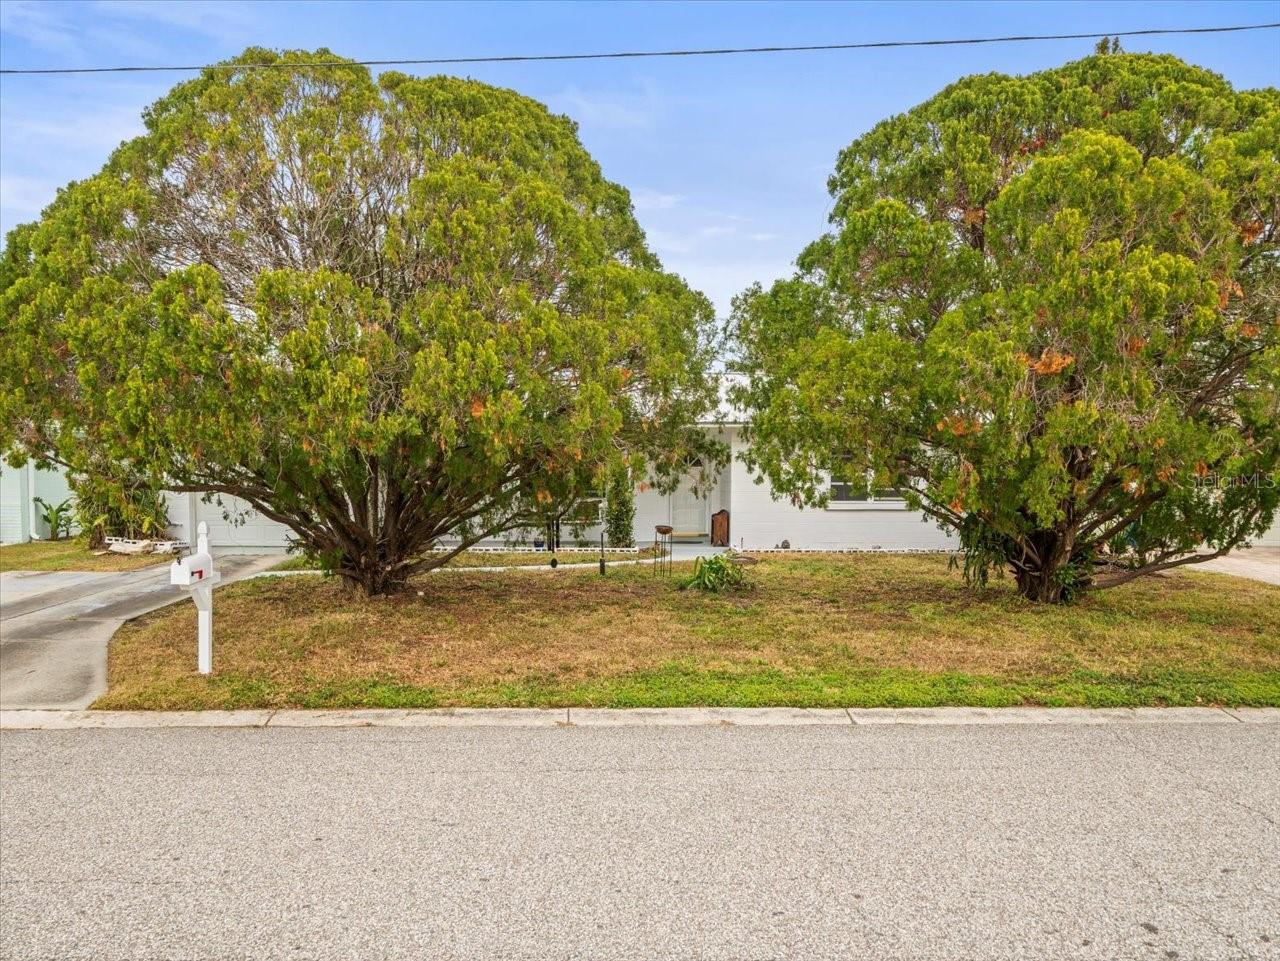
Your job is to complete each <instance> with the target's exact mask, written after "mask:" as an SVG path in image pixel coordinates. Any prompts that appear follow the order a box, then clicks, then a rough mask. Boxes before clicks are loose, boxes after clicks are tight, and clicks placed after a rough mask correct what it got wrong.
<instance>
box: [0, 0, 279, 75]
mask: <svg viewBox="0 0 1280 961" xmlns="http://www.w3.org/2000/svg"><path fill="white" fill-rule="evenodd" d="M89 11H90V12H91V13H92V14H93V15H92V16H84V15H77V14H76V13H75V12H74V10H73V9H72V8H71V7H69V6H64V5H62V4H56V3H49V2H44V3H37V2H34V0H4V2H3V3H0V30H3V31H4V32H5V33H8V34H12V35H13V36H15V37H18V38H20V39H22V40H24V41H26V43H27V44H29V45H30V46H31V47H32V48H34V49H36V50H43V51H45V52H47V53H55V54H58V55H59V56H60V57H61V58H63V59H64V60H66V61H70V62H76V63H80V62H83V61H84V58H85V54H86V52H87V50H88V49H90V48H106V49H110V50H113V51H114V52H115V55H116V57H117V58H121V57H155V56H159V55H161V54H164V53H165V52H166V51H167V49H168V47H167V46H166V45H165V44H164V43H163V42H162V41H161V39H160V38H159V37H157V36H156V33H155V30H156V27H158V26H162V27H172V28H175V29H177V30H181V31H185V32H188V33H196V34H200V35H201V36H205V37H211V38H213V39H215V40H221V41H224V42H227V43H236V44H241V43H244V42H246V37H247V35H248V34H249V33H250V32H251V30H252V28H253V27H254V26H255V24H256V22H257V18H256V15H255V13H254V11H253V8H252V7H250V6H247V5H241V4H232V3H217V2H209V3H196V2H194V0H192V2H185V3H163V2H160V0H149V2H140V0H97V2H96V3H93V4H91V5H90V7H89ZM139 21H143V22H145V25H146V26H147V27H148V28H149V29H147V30H139V29H138V28H139Z"/></svg>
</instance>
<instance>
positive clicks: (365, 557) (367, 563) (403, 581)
mask: <svg viewBox="0 0 1280 961" xmlns="http://www.w3.org/2000/svg"><path fill="white" fill-rule="evenodd" d="M407 560H408V558H407V557H394V558H393V557H389V556H386V555H385V554H382V553H380V552H377V551H366V552H365V553H364V554H362V555H360V556H359V557H355V558H351V557H347V558H344V559H343V561H342V565H341V566H340V567H339V568H338V569H337V570H336V571H335V572H334V573H336V574H337V575H338V576H339V577H341V578H342V579H343V580H344V581H346V583H347V585H348V586H349V587H351V588H352V589H353V590H359V591H360V592H362V593H363V594H364V595H365V596H367V597H376V596H378V595H381V594H399V593H400V592H401V591H403V590H405V588H407V587H408V578H407V576H406V575H405V573H404V567H405V562H406V561H407Z"/></svg>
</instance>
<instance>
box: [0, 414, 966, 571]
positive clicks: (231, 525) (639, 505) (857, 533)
mask: <svg viewBox="0 0 1280 961" xmlns="http://www.w3.org/2000/svg"><path fill="white" fill-rule="evenodd" d="M706 429H707V430H710V431H714V432H715V433H716V435H717V436H718V437H719V438H720V439H721V440H722V441H724V442H725V443H726V444H728V445H729V448H730V450H731V451H732V452H733V453H734V455H735V456H734V457H733V459H732V460H731V461H730V462H729V463H728V464H727V465H726V466H725V467H724V468H723V469H722V470H721V471H720V474H719V476H718V477H717V478H716V481H715V483H714V485H713V486H712V488H711V490H710V491H709V492H707V493H705V494H704V495H702V496H699V495H698V494H695V493H694V492H693V491H692V490H691V485H682V486H681V488H680V489H679V490H677V491H676V492H674V493H672V494H661V493H659V492H658V491H657V490H655V489H653V488H650V487H648V485H643V484H642V485H641V486H640V487H639V488H638V489H637V491H636V498H635V501H636V515H635V529H634V534H635V540H636V543H637V544H639V545H641V546H644V545H646V544H651V543H653V540H654V538H655V528H656V527H657V526H658V525H667V526H670V527H671V528H672V529H673V535H672V536H673V537H674V538H675V539H676V540H677V541H687V542H699V541H700V542H703V543H709V542H710V540H711V533H712V530H711V528H712V517H713V515H716V514H720V513H721V512H727V515H728V516H727V528H728V530H727V535H728V536H727V539H728V543H729V545H730V546H733V547H737V548H740V549H744V550H766V549H770V548H778V547H789V548H791V549H793V550H873V551H923V550H948V549H952V548H954V546H955V541H954V538H953V537H951V535H949V534H948V533H945V532H943V531H941V530H939V529H938V526H937V525H936V524H935V523H934V522H933V521H931V520H928V519H927V518H925V517H923V515H921V514H920V513H918V512H915V511H911V510H908V509H907V507H906V504H905V503H904V502H903V501H902V500H901V499H900V498H893V497H887V498H886V497H875V496H874V495H855V497H843V496H842V495H843V494H844V491H845V488H843V487H841V486H840V485H837V487H836V494H837V497H835V498H833V499H832V501H831V504H830V505H829V506H828V507H827V508H826V509H825V510H824V509H800V508H797V507H793V506H792V505H791V504H790V503H789V502H788V501H785V500H775V499H774V498H773V497H772V496H771V493H770V488H769V486H768V485H767V484H763V483H761V484H758V483H755V482H754V480H753V479H752V476H751V474H750V472H749V471H748V470H747V468H746V465H744V464H743V463H742V461H741V459H740V458H739V457H738V456H737V455H738V454H739V453H741V450H742V440H741V437H740V434H741V428H740V427H739V426H736V425H708V427H707V428H706ZM69 496H70V493H69V491H68V488H67V482H66V478H65V477H64V476H63V475H62V474H61V473H60V472H57V471H43V470H38V469H36V468H35V467H34V466H32V465H30V464H28V465H26V466H25V467H21V468H14V467H10V466H8V465H7V464H4V463H3V462H0V542H4V543H11V542H21V541H26V540H30V539H31V538H33V537H34V538H37V539H39V538H45V537H47V536H48V534H49V532H48V530H47V529H45V527H44V525H43V523H42V522H41V520H40V507H39V505H37V504H36V502H35V498H36V497H40V498H42V499H43V500H44V501H46V502H47V503H51V504H56V503H58V502H60V501H62V500H63V499H64V498H67V497H69ZM168 499H169V519H170V521H171V524H172V526H171V528H170V530H171V534H172V536H173V537H174V538H175V539H178V540H184V541H187V542H188V543H190V542H192V541H194V537H193V536H192V535H193V532H194V531H195V527H196V524H197V523H199V522H200V521H205V522H207V523H208V525H209V541H210V544H211V546H213V547H215V548H219V549H221V550H223V551H244V552H258V551H266V550H279V549H282V548H284V547H285V546H286V545H287V544H288V540H289V531H288V529H287V528H285V527H284V526H282V525H280V524H277V523H276V522H275V521H271V520H267V519H266V518H264V517H262V516H261V515H260V514H258V513H256V512H255V511H252V510H250V509H248V508H247V505H245V504H244V503H242V502H239V501H236V500H235V499H234V498H228V497H223V498H222V502H221V503H218V502H216V501H215V502H212V503H204V502H203V500H202V499H201V497H200V495H197V494H169V495H168ZM227 515H231V516H230V517H228V516H227ZM724 525H725V518H723V517H722V518H721V520H720V527H721V531H719V532H720V533H723V527H724ZM599 534H600V529H599V527H589V528H586V529H585V530H583V531H582V532H581V539H582V541H583V542H585V543H586V544H591V545H594V544H596V543H598V539H599ZM573 542H574V537H573V535H572V534H570V532H569V531H568V530H567V528H566V529H564V530H563V531H562V535H561V543H562V544H564V545H566V546H569V545H571V544H573Z"/></svg>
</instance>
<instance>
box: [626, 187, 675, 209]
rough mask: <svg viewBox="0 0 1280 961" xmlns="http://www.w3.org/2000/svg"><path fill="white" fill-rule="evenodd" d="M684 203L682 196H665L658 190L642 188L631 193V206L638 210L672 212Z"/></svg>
mask: <svg viewBox="0 0 1280 961" xmlns="http://www.w3.org/2000/svg"><path fill="white" fill-rule="evenodd" d="M682 203H684V196H683V195H681V194H664V193H660V192H659V191H657V190H646V189H645V188H643V187H641V188H639V189H638V190H633V191H631V204H632V206H633V207H635V209H636V210H642V211H650V210H671V209H672V208H673V207H679V206H680V205H681V204H682Z"/></svg>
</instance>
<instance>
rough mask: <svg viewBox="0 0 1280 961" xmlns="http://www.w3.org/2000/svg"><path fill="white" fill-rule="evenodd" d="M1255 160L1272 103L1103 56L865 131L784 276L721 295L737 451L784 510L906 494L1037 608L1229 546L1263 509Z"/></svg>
mask: <svg viewBox="0 0 1280 961" xmlns="http://www.w3.org/2000/svg"><path fill="white" fill-rule="evenodd" d="M1278 150H1280V93H1278V92H1277V91H1276V90H1274V89H1266V90H1259V91H1250V92H1236V91H1233V90H1232V88H1231V87H1230V86H1229V85H1228V84H1227V83H1226V82H1225V81H1224V80H1223V79H1222V78H1221V77H1219V76H1217V75H1215V74H1212V73H1209V72H1207V71H1205V70H1202V69H1199V68H1197V67H1194V66H1190V65H1188V64H1186V63H1183V62H1182V61H1180V60H1178V59H1176V58H1174V57H1170V56H1152V55H1129V54H1119V53H1112V52H1110V51H1108V53H1106V54H1104V55H1099V56H1093V57H1089V58H1087V59H1084V60H1081V61H1078V62H1075V63H1070V64H1067V65H1066V66H1064V67H1062V68H1060V69H1055V70H1049V71H1045V72H1043V73H1036V74H1032V75H1030V76H1025V77H1009V76H1003V75H1000V74H986V75H982V76H974V77H969V78H966V79H964V80H961V81H959V82H957V83H955V84H953V85H951V86H949V87H947V88H946V89H945V90H943V91H942V92H941V93H939V94H938V95H937V96H935V97H934V98H933V99H932V100H929V101H928V102H926V103H924V104H922V105H920V106H919V107H916V108H915V109H913V110H911V111H909V112H907V113H905V114H902V115H900V116H896V117H893V118H891V119H889V120H886V121H884V122H882V123H880V124H878V125H877V126H876V127H874V128H873V129H872V130H871V131H870V132H868V133H867V134H865V135H864V136H862V137H860V138H858V139H857V140H855V141H854V142H853V143H852V144H851V145H850V146H849V147H848V148H847V149H845V150H844V151H843V152H842V153H841V155H840V158H839V161H838V164H837V167H836V171H835V174H834V175H833V176H832V178H831V180H830V189H831V193H832V196H833V198H834V207H833V212H832V215H831V222H832V230H831V232H830V233H829V234H827V235H826V236H824V237H822V238H820V239H819V240H818V241H816V242H815V243H813V244H812V245H811V246H810V247H809V248H808V249H806V250H805V251H804V253H803V255H802V256H801V257H800V259H799V262H798V263H799V271H798V273H797V275H796V276H795V277H793V278H792V279H789V280H784V281H780V282H778V283H776V284H775V285H773V286H772V287H771V288H770V289H769V290H762V289H760V288H759V287H757V288H754V289H752V290H750V291H748V292H747V293H746V294H744V295H743V296H742V297H740V298H739V300H738V301H737V303H736V328H737V331H736V332H737V338H738V343H739V349H740V357H739V363H740V365H741V368H742V369H743V370H744V371H745V372H747V373H748V374H750V380H749V383H748V384H747V385H746V386H745V387H743V388H742V389H741V390H740V391H739V398H738V399H739V401H740V402H742V403H743V404H744V405H746V406H747V407H748V408H750V409H751V411H752V413H753V415H754V421H753V424H752V427H751V431H750V433H751V438H752V446H751V450H750V455H749V456H750V461H751V463H752V464H753V465H754V466H755V467H756V468H758V469H759V470H760V471H761V472H762V473H763V474H765V475H767V476H768V477H769V479H770V480H771V481H772V482H773V483H774V485H775V487H776V488H777V489H778V490H779V491H781V492H783V493H785V494H789V495H791V496H792V497H794V498H795V499H796V500H797V501H799V502H802V503H821V502H822V501H823V499H824V498H825V496H826V493H827V488H826V483H827V479H828V478H829V477H831V476H835V477H837V478H839V479H842V480H851V479H855V478H856V479H858V480H859V481H861V480H862V479H863V478H866V479H867V483H870V484H873V485H875V486H890V485H893V486H901V487H903V488H906V489H907V491H908V499H909V500H910V501H911V502H912V503H913V504H914V505H915V506H917V507H919V508H921V509H923V510H924V511H926V512H927V513H928V514H929V515H931V516H932V517H933V518H935V519H936V520H937V521H938V522H940V523H941V524H942V525H943V526H944V527H947V528H950V529H952V530H954V531H956V532H958V534H959V538H960V543H961V545H962V546H963V549H964V551H965V554H966V560H967V564H966V572H967V574H968V575H969V576H970V578H971V579H973V580H975V581H978V582H981V583H985V581H986V579H987V576H988V574H989V573H990V572H991V571H993V570H997V569H1002V568H1007V569H1009V570H1011V571H1012V573H1013V575H1014V576H1015V577H1016V579H1017V584H1018V587H1019V589H1020V591H1021V592H1022V593H1023V594H1024V595H1025V596H1027V597H1029V598H1033V599H1036V600H1043V601H1055V602H1056V601H1061V600H1064V599H1070V598H1071V597H1073V596H1075V595H1076V594H1078V593H1079V592H1080V591H1082V590H1084V589H1087V588H1088V587H1091V586H1093V587H1105V586H1110V585H1115V584H1119V583H1123V582H1125V581H1127V580H1129V579H1131V578H1133V577H1136V576H1139V575H1141V574H1145V573H1150V572H1153V571H1159V570H1163V569H1167V568H1169V567H1173V566H1176V565H1180V564H1184V563H1190V562H1192V561H1194V560H1197V559H1202V558H1203V557H1207V556H1215V555H1217V554H1221V553H1223V552H1225V551H1227V550H1229V549H1231V548H1232V547H1234V546H1236V545H1239V544H1241V543H1243V542H1245V541H1246V540H1247V539H1248V538H1249V537H1250V536H1252V535H1256V534H1258V533H1259V532H1261V531H1262V530H1264V529H1265V528H1266V527H1267V525H1268V524H1269V522H1270V520H1271V518H1272V516H1273V514H1274V512H1275V508H1276V501H1277V494H1278V492H1277V490H1276V480H1275V471H1276V467H1277V461H1278V458H1280V426H1278V424H1280V419H1278V412H1280V347H1278V346H1277V344H1278V342H1280V330H1278V326H1277V325H1278V324H1280V259H1278V258H1280V156H1278V153H1277V151H1278ZM1201 545H1208V546H1209V548H1210V550H1209V551H1207V552H1202V553H1201V554H1193V553H1191V552H1193V551H1195V550H1196V549H1197V548H1200V547H1201Z"/></svg>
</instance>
